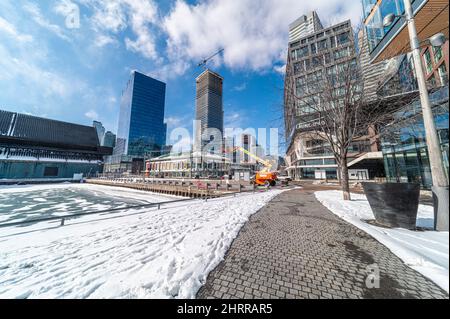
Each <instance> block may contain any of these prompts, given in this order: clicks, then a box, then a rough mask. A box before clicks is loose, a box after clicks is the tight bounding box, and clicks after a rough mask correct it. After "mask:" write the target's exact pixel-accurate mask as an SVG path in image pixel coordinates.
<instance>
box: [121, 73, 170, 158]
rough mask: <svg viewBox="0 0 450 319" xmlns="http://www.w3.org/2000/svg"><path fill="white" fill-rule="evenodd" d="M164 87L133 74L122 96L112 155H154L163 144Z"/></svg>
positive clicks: (164, 137)
mask: <svg viewBox="0 0 450 319" xmlns="http://www.w3.org/2000/svg"><path fill="white" fill-rule="evenodd" d="M165 95H166V84H165V83H163V82H161V81H158V80H155V79H153V78H151V77H149V76H146V75H144V74H142V73H139V72H137V71H134V72H133V74H132V75H131V78H130V80H129V81H128V84H127V87H126V88H125V90H124V91H123V93H122V100H121V105H120V115H119V125H118V132H117V140H116V147H115V149H114V154H115V155H129V156H133V157H141V158H143V157H144V156H145V154H150V155H157V152H159V151H160V150H161V149H162V147H163V146H164V145H165V143H166V124H165V123H164V107H165Z"/></svg>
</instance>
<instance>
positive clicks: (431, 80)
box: [427, 74, 437, 88]
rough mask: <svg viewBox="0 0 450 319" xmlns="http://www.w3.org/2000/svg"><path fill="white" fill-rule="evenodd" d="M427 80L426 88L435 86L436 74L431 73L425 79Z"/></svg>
mask: <svg viewBox="0 0 450 319" xmlns="http://www.w3.org/2000/svg"><path fill="white" fill-rule="evenodd" d="M427 82H428V88H434V87H436V83H437V82H436V76H435V75H434V74H433V75H431V77H430V78H429V79H428V80H427Z"/></svg>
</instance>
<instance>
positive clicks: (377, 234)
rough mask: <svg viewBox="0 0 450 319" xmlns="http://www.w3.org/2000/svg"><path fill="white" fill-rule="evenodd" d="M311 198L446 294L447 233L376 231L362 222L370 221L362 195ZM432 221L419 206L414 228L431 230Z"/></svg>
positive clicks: (332, 194)
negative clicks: (349, 198)
mask: <svg viewBox="0 0 450 319" xmlns="http://www.w3.org/2000/svg"><path fill="white" fill-rule="evenodd" d="M315 195H316V198H317V199H318V200H319V201H320V202H321V203H322V204H323V205H324V206H325V207H327V208H328V209H329V210H330V211H332V212H333V213H334V214H336V215H338V216H339V217H341V218H342V219H344V220H346V221H347V222H349V223H351V224H353V225H355V226H356V227H358V228H360V229H362V230H364V231H365V232H366V233H368V234H370V235H371V236H373V237H374V238H375V239H376V240H378V241H379V242H380V243H382V244H383V245H385V246H386V247H388V248H389V249H390V250H391V251H392V252H393V253H394V254H396V255H397V256H398V257H400V258H401V259H402V260H403V261H404V262H405V263H406V264H407V265H409V266H410V267H411V268H413V269H415V270H417V271H418V272H420V273H422V274H423V275H424V276H425V277H428V278H430V279H431V280H432V281H434V282H435V283H436V284H438V285H439V286H440V287H442V288H443V289H444V290H445V291H447V292H448V291H449V267H448V264H449V262H448V259H449V258H448V256H449V246H448V244H449V233H448V232H436V231H431V230H430V231H411V230H406V229H400V228H396V229H387V228H382V227H377V226H374V225H370V224H368V223H366V222H365V221H364V220H370V219H374V215H373V213H372V210H371V208H370V205H369V202H368V201H367V199H366V196H365V195H359V194H352V201H344V200H342V192H340V191H320V192H316V193H315ZM433 221H434V214H433V207H431V206H425V205H419V212H418V216H417V223H416V225H417V226H418V227H425V228H432V227H433Z"/></svg>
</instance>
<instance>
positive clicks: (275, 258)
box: [197, 189, 448, 299]
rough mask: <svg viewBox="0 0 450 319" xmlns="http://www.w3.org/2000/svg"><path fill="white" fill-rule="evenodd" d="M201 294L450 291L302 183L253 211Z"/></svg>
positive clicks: (435, 294)
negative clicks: (342, 216) (327, 205)
mask: <svg viewBox="0 0 450 319" xmlns="http://www.w3.org/2000/svg"><path fill="white" fill-rule="evenodd" d="M377 273H379V276H377ZM376 278H379V281H377V280H376ZM378 282H379V288H376V287H377V283H378ZM197 298H249V299H253V298H310V299H317V298H333V299H335V298H339V299H342V298H355V299H356V298H358V299H359V298H448V294H447V293H446V292H445V291H443V290H442V289H441V288H440V287H438V286H437V285H435V284H434V283H433V282H432V281H430V280H429V279H427V278H425V277H424V276H422V275H421V274H420V273H418V272H416V271H415V270H413V269H411V268H409V267H408V266H407V265H405V264H404V263H403V261H402V260H400V259H399V258H398V257H397V256H395V255H394V254H393V253H391V252H390V251H389V250H388V249H387V248H386V247H385V246H383V245H382V244H380V243H379V242H378V241H376V240H375V239H374V238H372V237H371V236H369V235H367V234H366V233H365V232H363V231H361V230H359V229H358V228H356V227H355V226H353V225H351V224H348V223H347V222H345V221H343V220H341V219H340V218H338V217H337V216H336V215H334V214H332V213H331V212H330V211H328V210H327V209H326V208H325V207H324V206H322V205H321V204H320V203H319V202H318V201H317V200H316V198H315V196H314V191H313V190H308V189H302V190H298V189H297V190H292V191H287V192H284V193H282V194H281V195H279V196H277V197H276V198H275V199H274V200H272V201H271V202H270V203H269V204H268V205H267V206H265V207H264V208H263V209H261V210H260V211H259V212H258V213H256V214H255V215H253V216H252V217H251V218H250V220H249V221H248V222H247V223H246V225H244V227H243V228H242V229H241V232H240V234H239V235H238V237H237V238H236V239H235V240H234V242H233V244H232V246H231V247H230V249H229V251H228V252H227V254H226V256H225V258H224V260H223V261H222V262H221V263H220V264H219V265H218V266H217V267H216V269H215V270H213V271H212V272H211V273H210V274H209V276H208V279H207V281H206V284H205V285H204V286H203V287H202V288H201V289H200V290H199V292H198V293H197Z"/></svg>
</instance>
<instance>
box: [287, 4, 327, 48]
mask: <svg viewBox="0 0 450 319" xmlns="http://www.w3.org/2000/svg"><path fill="white" fill-rule="evenodd" d="M322 29H323V26H322V23H321V22H320V19H319V16H318V15H317V12H316V11H312V12H311V13H309V14H308V15H302V16H301V17H300V18H298V19H297V20H295V21H294V22H292V23H291V24H290V25H289V42H294V41H297V40H299V39H300V38H303V37H305V36H307V35H308V34H310V33H314V32H317V31H319V30H322Z"/></svg>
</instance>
